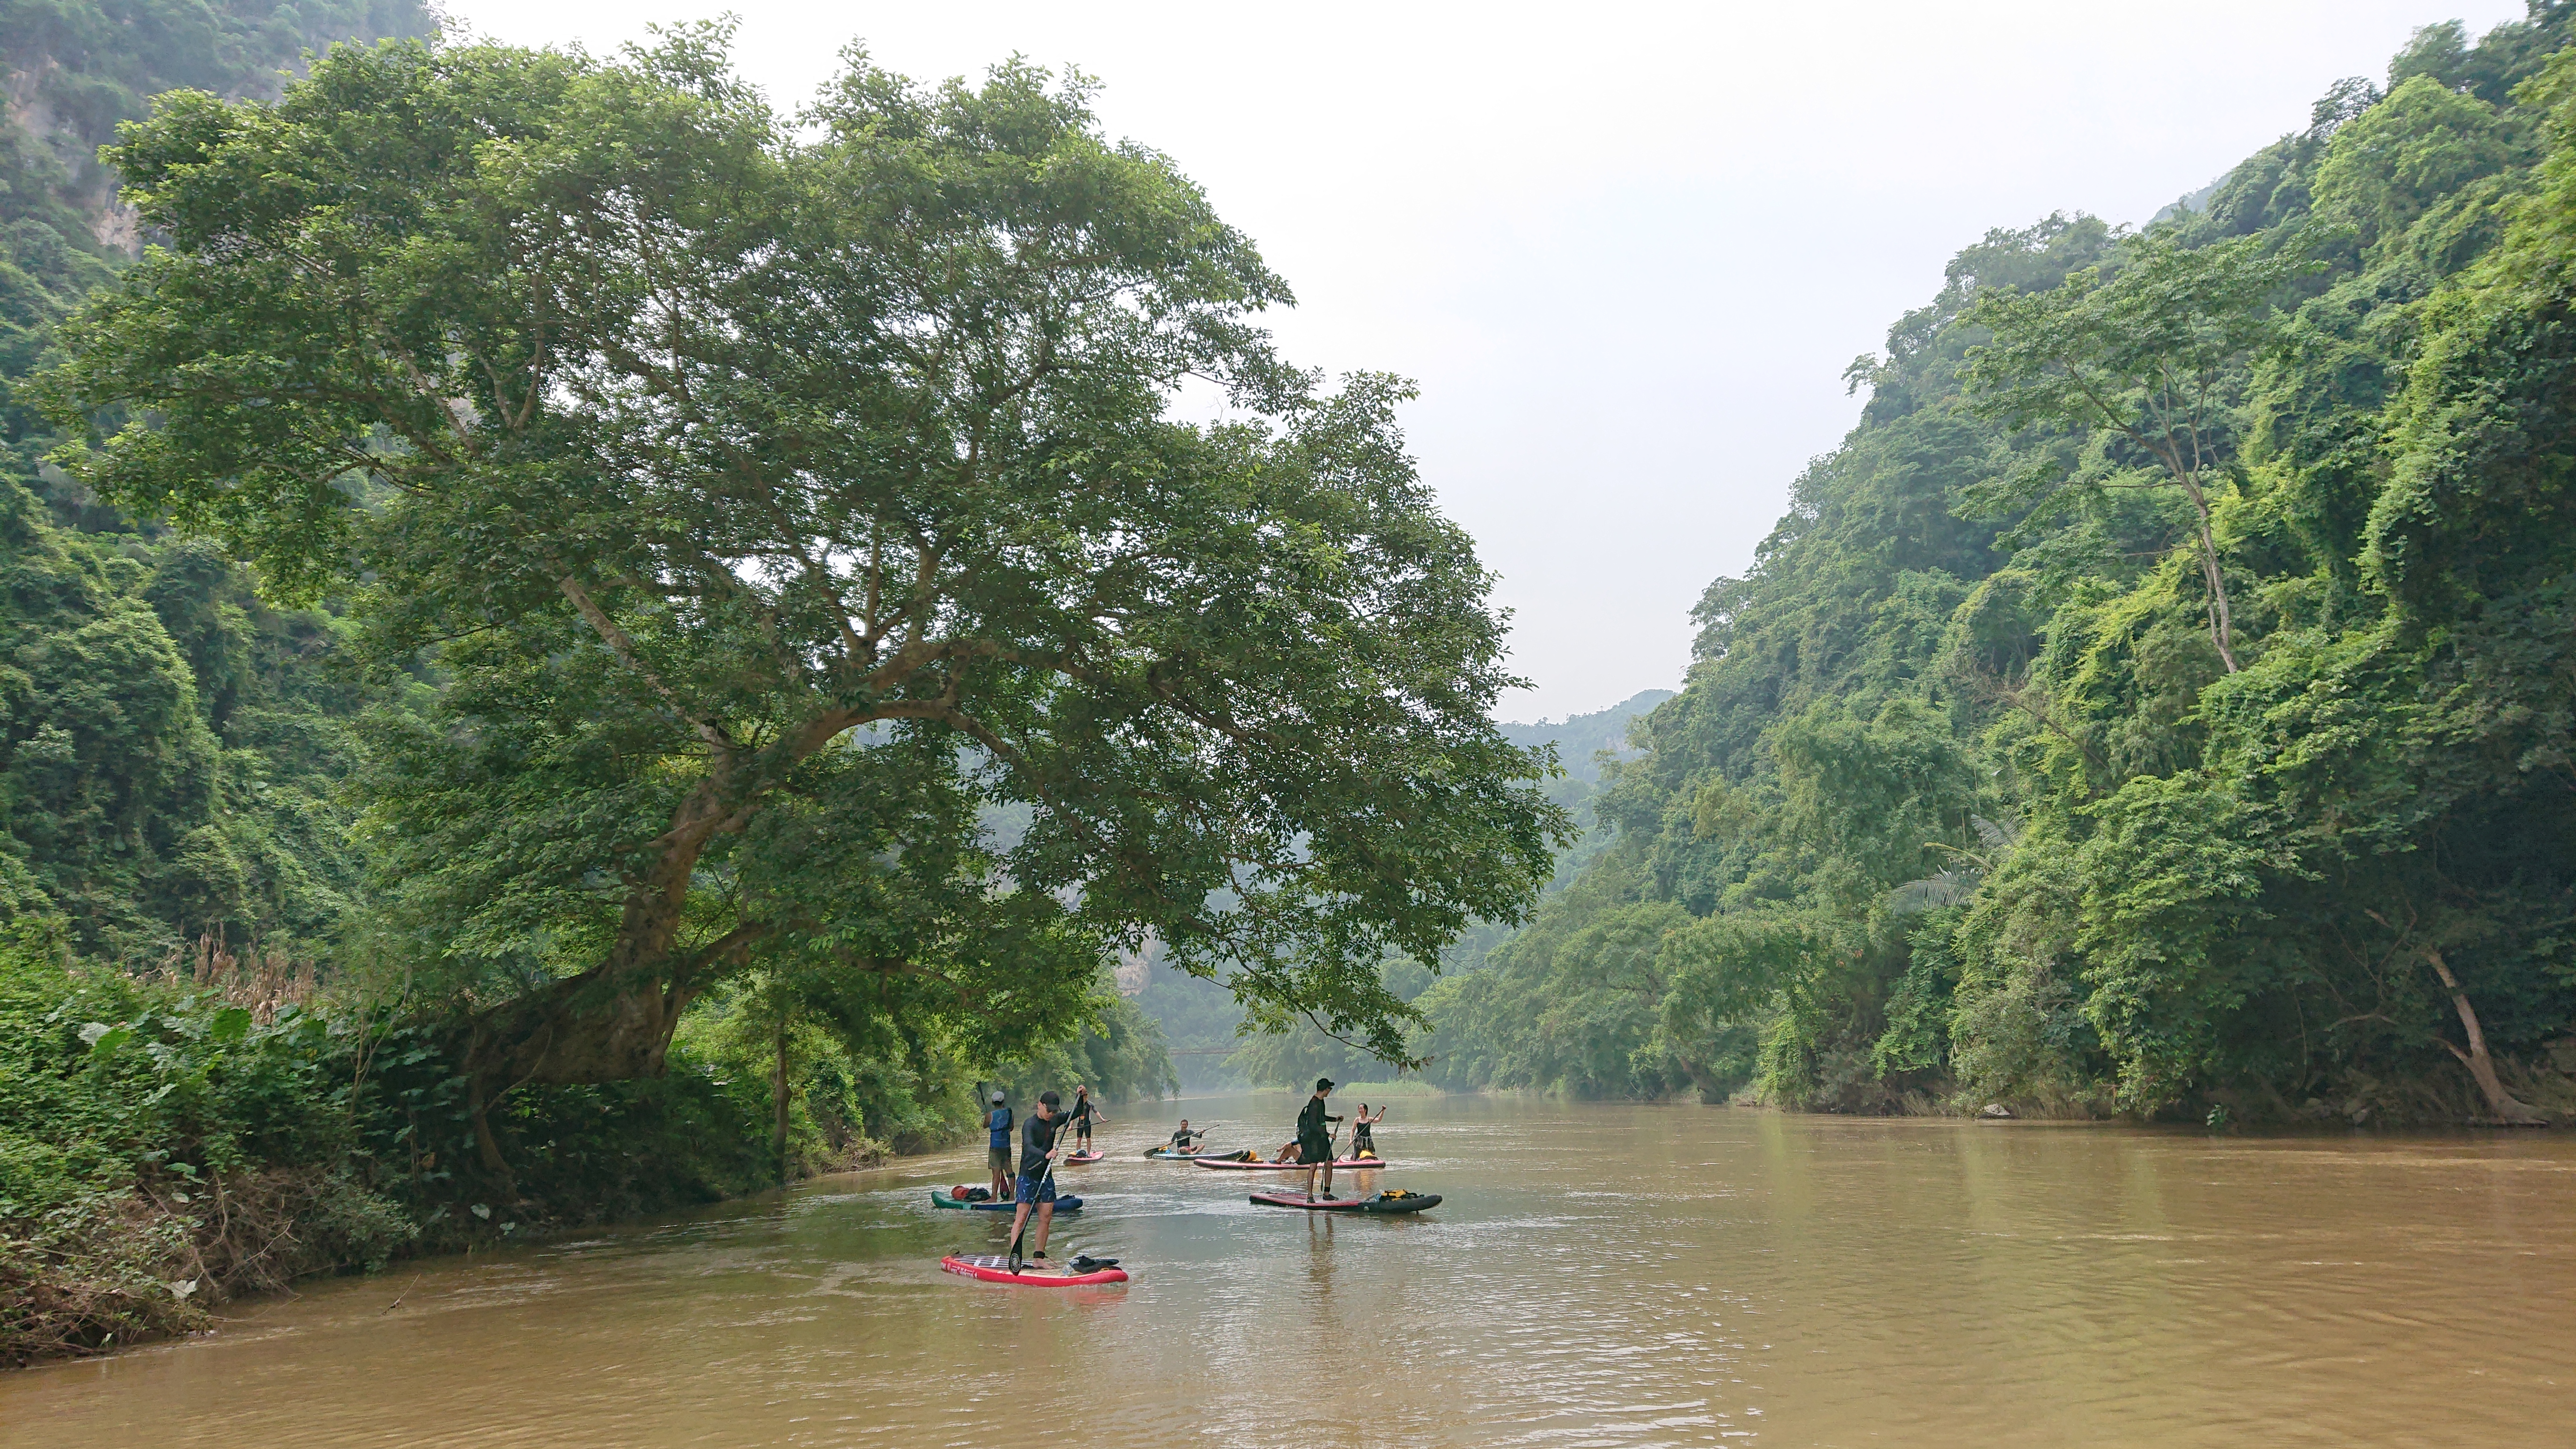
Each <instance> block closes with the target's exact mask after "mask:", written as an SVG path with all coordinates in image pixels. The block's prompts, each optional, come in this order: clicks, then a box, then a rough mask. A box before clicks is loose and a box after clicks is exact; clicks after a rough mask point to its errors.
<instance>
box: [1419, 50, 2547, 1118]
mask: <svg viewBox="0 0 2576 1449" xmlns="http://www.w3.org/2000/svg"><path fill="white" fill-rule="evenodd" d="M2572 14H2576V7H2571V6H2568V5H2566V4H2559V3H2540V4H2535V5H2534V6H2533V9H2532V12H2531V16H2530V18H2529V19H2528V21H2526V22H2521V23H2516V24H2511V25H2507V26H2504V27H2501V28H2499V29H2498V30H2496V31H2494V32H2493V33H2491V34H2489V35H2487V36H2486V37H2484V38H2483V39H2482V40H2478V41H2475V42H2472V41H2471V40H2470V39H2469V38H2468V37H2467V36H2465V35H2464V33H2463V32H2462V30H2461V28H2460V27H2459V26H2458V25H2456V24H2452V25H2439V26H2434V27H2431V28H2428V29H2426V30H2424V31H2421V32H2419V33H2418V35H2417V36H2416V38H2415V40H2414V42H2413V44H2411V45H2410V46H2409V47H2408V48H2407V49H2406V50H2405V51H2404V53H2402V54H2400V55H2398V56H2397V57H2396V58H2395V59H2394V61H2393V62H2392V64H2391V67H2390V70H2389V74H2388V77H2387V82H2386V84H2385V85H2384V86H2381V85H2378V84H2374V83H2371V82H2368V81H2362V80H2354V81H2347V82H2344V83H2342V84H2341V85H2339V86H2337V87H2336V88H2335V89H2334V91H2333V92H2332V93H2330V94H2329V95H2328V96H2326V97H2325V98H2324V99H2323V100H2321V101H2320V102H2318V104H2317V106H2316V108H2315V114H2314V119H2313V123H2312V124H2311V125H2310V126H2309V127H2308V128H2307V129H2306V130H2304V131H2301V132H2298V133H2296V134H2293V135H2288V136H2284V137H2282V138H2281V139H2280V140H2279V141H2278V142H2276V143H2274V144H2273V145H2271V146H2268V147H2266V148H2264V149H2263V150H2262V151H2261V152H2259V153H2257V154H2256V155H2254V156H2252V157H2250V158H2248V159H2247V160H2246V161H2245V162H2244V163H2243V164H2241V165H2240V166H2238V167H2237V168H2236V169H2235V170H2234V171H2232V172H2231V173H2230V174H2229V175H2228V176H2227V177H2226V178H2225V179H2224V180H2223V181H2221V182H2220V183H2219V184H2218V185H2217V186H2216V187H2215V188H2214V189H2213V190H2212V191H2211V192H2210V193H2208V194H2207V196H2206V198H2205V199H2203V200H2200V201H2199V202H2198V204H2196V205H2191V206H2186V207H2183V208H2179V209H2177V210H2176V211H2175V212H2174V213H2173V214H2172V215H2171V216H2169V217H2168V218H2167V219H2165V220H2163V221H2161V222H2159V223H2158V224H2157V225H2155V226H2153V227H2151V228H2149V229H2148V230H2147V231H2146V232H2145V233H2144V234H2142V235H2141V234H2132V233H2130V232H2128V231H2125V230H2123V229H2120V228H2114V227H2111V226H2108V225H2106V224H2105V223H2103V222H2101V221H2099V220H2096V219H2093V218H2090V217H2083V216H2055V217H2050V218H2048V219H2046V220H2043V221H2041V222H2039V223H2038V224H2036V225H2033V226H2030V227H2027V228H2025V229H2022V230H2015V231H1997V232H1994V233H1992V234H1990V235H1989V236H1987V237H1986V238H1985V239H1984V240H1983V241H1981V242H1980V243H1978V244H1977V245H1975V246H1972V247H1969V248H1968V249H1967V250H1965V251H1963V252H1961V253H1960V254H1959V255H1958V256H1957V258H1956V259H1955V260H1954V261H1953V262H1952V263H1951V264H1950V267H1949V270H1948V282H1947V285H1946V286H1945V287H1944V289H1943V290H1942V292H1941V293H1940V294H1939V295H1938V296H1937V297H1935V298H1934V299H1933V300H1932V301H1931V302H1930V304H1929V305H1927V306H1925V307H1923V308H1921V309H1920V310H1918V311H1915V312H1911V313H1908V314H1907V315H1906V316H1905V317H1903V318H1901V319H1900V320H1899V321H1898V322H1897V323H1896V325H1895V326H1894V327H1893V328H1892V329H1891V330H1890V332H1889V335H1888V342H1887V346H1886V349H1885V351H1884V352H1883V353H1882V354H1880V355H1875V356H1868V357H1863V358H1861V359H1860V360H1859V361H1858V362H1856V363H1855V364H1854V365H1853V367H1852V369H1851V371H1850V373H1849V374H1848V378H1849V381H1850V382H1851V384H1852V386H1853V387H1854V388H1856V389H1859V390H1862V391H1865V392H1866V393H1867V395H1868V404H1867V407H1866V410H1865V411H1864V413H1863V416H1862V419H1861V421H1860V423H1859V424H1858V425H1857V426H1856V427H1855V428H1854V429H1853V430H1852V432H1851V434H1850V435H1849V436H1848V437H1847V438H1846V439H1845V440H1844V442H1843V445H1842V446H1841V447H1840V448H1838V449H1836V450H1835V451H1834V452H1833V453H1831V454H1829V455H1828V456H1826V457H1824V458H1822V459H1820V460H1819V461H1818V462H1817V463H1816V464H1815V465H1814V466H1813V467H1812V468H1811V469H1810V470H1809V471H1808V472H1807V473H1806V474H1805V475H1804V476H1802V477H1801V478H1800V479H1799V480H1798V482H1797V485H1796V488H1795V489H1794V492H1793V501H1792V506H1791V509H1790V512H1789V513H1788V515H1787V516H1786V517H1784V518H1782V519H1781V520H1780V523H1779V525H1778V526H1777V528H1776V529H1775V530H1774V531H1773V533H1772V534H1771V536H1770V537H1769V538H1768V539H1767V540H1766V541H1765V542H1764V543H1763V544H1762V546H1761V547H1760V549H1759V550H1758V551H1757V554H1756V558H1755V562H1754V565H1753V567H1752V569H1751V570H1750V571H1749V572H1747V573H1746V574H1745V575H1744V576H1743V577H1740V578H1721V579H1719V580H1717V581H1716V582H1714V583H1713V584H1711V585H1710V586H1709V588H1708V590H1707V592H1706V594H1705V596H1704V597H1703V598H1702V600H1701V603H1700V605H1699V607H1698V610H1697V612H1696V614H1695V618H1696V619H1697V621H1698V623H1699V625H1700V633H1699V636H1698V641H1697V645H1696V648H1695V662H1694V664H1693V666H1692V669H1691V673H1690V677H1689V682H1688V687H1687V688H1686V689H1685V690H1684V691H1683V692H1682V694H1681V695H1680V696H1679V697H1678V698H1676V699H1673V700H1671V701H1669V702H1667V703H1666V704H1664V705H1663V706H1662V707H1660V708H1658V709H1657V710H1655V711H1654V712H1653V713H1652V714H1651V715H1650V716H1648V717H1647V718H1646V720H1645V721H1643V723H1642V724H1641V726H1640V727H1639V729H1638V731H1637V735H1636V738H1637V740H1638V742H1639V743H1640V744H1641V745H1643V746H1645V748H1646V753H1645V754H1644V755H1643V757H1641V758H1639V759H1637V760H1634V761H1632V762H1629V763H1626V764H1623V765H1620V766H1618V767H1616V768H1615V769H1614V771H1613V772H1612V777H1611V779H1610V781H1609V783H1608V784H1607V786H1606V787H1605V789H1604V791H1603V793H1602V796H1601V798H1600V800H1599V802H1598V808H1599V809H1600V811H1601V813H1602V815H1603V816H1604V817H1605V818H1606V819H1608V820H1610V821H1612V822H1614V823H1615V824H1616V826H1617V831H1618V835H1617V840H1616V843H1615V844H1614V845H1613V846H1612V848H1611V849H1609V850H1608V851H1607V852H1606V853H1604V854H1603V855H1602V856H1601V857H1600V858H1599V859H1597V860H1595V861H1593V862H1592V863H1591V864H1590V866H1589V867H1588V868H1587V869H1585V870H1584V871H1583V872H1582V874H1581V875H1580V877H1579V878H1578V879H1576V880H1575V881H1574V882H1573V883H1572V884H1571V885H1570V886H1569V887H1568V888H1567V889H1566V890H1564V891H1563V892H1562V893H1560V894H1558V895H1557V896H1555V897H1553V898H1552V899H1551V900H1550V902H1549V903H1548V904H1547V906H1546V907H1545V908H1544V909H1543V911H1542V913H1541V916H1540V919H1539V920H1538V922H1537V923H1536V924H1535V925H1534V926H1532V927H1531V928H1530V929H1528V930H1527V931H1525V932H1523V933H1521V934H1520V935H1518V936H1517V937H1515V938H1514V939H1512V940H1511V941H1510V942H1508V943H1507V944H1505V945H1504V946H1502V947H1501V948H1499V949H1498V950H1496V951H1495V952H1494V953H1493V956H1492V958H1491V961H1490V963H1489V964H1488V965H1487V966H1486V968H1485V969H1483V970H1479V971H1475V972H1472V973H1468V974H1465V975H1462V976H1458V977H1454V978H1452V979H1448V980H1444V981H1442V982H1441V983H1440V984H1439V985H1438V986H1437V987H1435V988H1433V989H1432V990H1431V991H1430V992H1429V993H1427V994H1425V995H1424V996H1423V997H1422V998H1421V999H1420V1000H1419V1001H1418V1002H1417V1003H1416V1004H1417V1005H1418V1006H1420V1007H1421V1008H1423V1009H1424V1010H1426V1011H1427V1012H1428V1013H1429V1014H1430V1016H1431V1018H1432V1020H1433V1022H1434V1023H1435V1026H1436V1030H1434V1031H1433V1032H1432V1033H1430V1034H1429V1035H1428V1036H1427V1037H1425V1038H1424V1039H1422V1040H1421V1041H1420V1042H1419V1043H1418V1049H1419V1050H1421V1051H1423V1052H1426V1053H1428V1054H1429V1055H1431V1056H1432V1057H1433V1058H1434V1061H1433V1063H1432V1066H1431V1069H1430V1071H1431V1075H1432V1077H1433V1079H1434V1080H1436V1081H1441V1082H1445V1083H1448V1084H1451V1085H1455V1086H1462V1087H1472V1086H1485V1085H1493V1086H1518V1087H1545V1088H1552V1089H1556V1090H1562V1091H1566V1092H1571V1093H1586V1094H1606V1095H1645V1096H1652V1095H1660V1094H1662V1093H1665V1092H1668V1091H1672V1090H1677V1089H1683V1088H1696V1089H1697V1090H1698V1091H1699V1092H1701V1093H1703V1094H1705V1095H1707V1096H1709V1097H1711V1098H1713V1099H1714V1098H1720V1097H1724V1096H1726V1095H1728V1094H1731V1093H1735V1092H1738V1091H1750V1092H1752V1093H1755V1094H1758V1095H1759V1096H1762V1097H1764V1098H1767V1099H1769V1100H1772V1101H1776V1102H1780V1103H1784V1104H1790V1105H1796V1106H1804V1107H1810V1108H1818V1109H1825V1110H1837V1111H1887V1110H1904V1109H1907V1108H1912V1109H1916V1110H1929V1109H1932V1108H1935V1107H1938V1106H1943V1105H1948V1106H1951V1107H1953V1108H1968V1109H1974V1108H1976V1107H1978V1106H1980V1105H1982V1104H1984V1103H1987V1102H2004V1103H2009V1104H2014V1105H2015V1106H2017V1107H2019V1108H2020V1109H2022V1110H2025V1111H2028V1110H2040V1111H2053V1112H2072V1113H2107V1112H2115V1111H2116V1112H2127V1113H2136V1114H2147V1115H2169V1114H2183V1115H2189V1116H2191V1117H2194V1118H2198V1117H2201V1116H2204V1115H2213V1114H2216V1115H2220V1116H2234V1117H2239V1118H2252V1117H2269V1118H2276V1119H2277V1118H2285V1117H2287V1118H2296V1117H2331V1118H2334V1119H2336V1120H2351V1121H2357V1122H2358V1121H2369V1120H2383V1119H2387V1118H2391V1117H2417V1118H2448V1119H2460V1118H2467V1117H2471V1116H2476V1117H2482V1118H2488V1119H2519V1118H2527V1117H2532V1116H2536V1115H2543V1114H2546V1115H2551V1116H2557V1117H2562V1118H2563V1117H2565V1116H2566V1115H2567V1114H2568V1113H2569V1112H2570V1111H2571V1110H2576V1083H2571V1080H2570V1078H2569V1077H2568V1076H2567V1075H2565V1073H2566V1072H2568V1071H2570V1070H2576V1038H2571V1036H2570V1030H2571V1025H2576V937H2571V930H2570V928H2571V924H2576V894H2571V892H2576V795H2572V794H2571V791H2572V790H2576V768H2571V760H2570V756H2569V745H2570V737H2569V731H2570V726H2571V723H2576V717H2571V713H2570V710H2571V700H2576V644H2571V640H2576V632H2571V625H2576V613H2571V609H2576V594H2571V589H2576V579H2571V575H2570V568H2571V564H2576V494H2571V492H2570V484H2571V482H2576V431H2571V427H2572V426H2576V412H2571V411H2570V409H2571V399H2576V392H2571V384H2576V374H2571V371H2570V360H2571V356H2576V352H2572V351H2571V349H2576V332H2571V329H2570V315H2569V307H2570V302H2571V298H2576V56H2571V55H2569V54H2568V53H2566V52H2565V51H2564V50H2563V49H2562V47H2563V46H2564V45H2565V44H2566V42H2567V39H2568V33H2569V26H2570V21H2571V15H2572Z"/></svg>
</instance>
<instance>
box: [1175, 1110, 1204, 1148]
mask: <svg viewBox="0 0 2576 1449" xmlns="http://www.w3.org/2000/svg"><path fill="white" fill-rule="evenodd" d="M1206 1135H1207V1134H1206V1133H1204V1132H1193V1131H1191V1130H1190V1119H1189V1118H1187V1117H1184V1118H1182V1119H1181V1130H1180V1131H1178V1132H1175V1133H1173V1134H1172V1150H1173V1151H1174V1152H1192V1151H1196V1150H1197V1148H1198V1144H1199V1139H1200V1138H1201V1137H1204V1136H1206Z"/></svg>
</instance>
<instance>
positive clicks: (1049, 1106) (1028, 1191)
mask: <svg viewBox="0 0 2576 1449" xmlns="http://www.w3.org/2000/svg"><path fill="white" fill-rule="evenodd" d="M1063 1100H1064V1099H1063V1098H1062V1097H1059V1096H1057V1095H1056V1094H1055V1093H1053V1092H1040V1093H1038V1109H1037V1110H1036V1111H1035V1112H1032V1113H1030V1114H1029V1120H1027V1121H1026V1122H1023V1123H1021V1124H1020V1210H1019V1211H1018V1212H1015V1213H1013V1214H1011V1241H1012V1243H1014V1244H1017V1243H1018V1242H1019V1240H1020V1230H1021V1228H1022V1227H1023V1226H1025V1225H1026V1224H1027V1222H1028V1220H1029V1209H1031V1208H1036V1209H1037V1210H1038V1242H1037V1250H1036V1251H1035V1252H1032V1253H1030V1254H1029V1261H1030V1262H1032V1263H1043V1262H1045V1261H1046V1240H1047V1229H1048V1227H1050V1226H1051V1225H1053V1224H1054V1222H1055V1176H1054V1174H1052V1173H1050V1172H1048V1171H1047V1159H1048V1158H1050V1157H1053V1156H1054V1155H1055V1130H1056V1125H1057V1118H1056V1115H1055V1108H1056V1104H1057V1103H1058V1102H1061V1101H1063ZM1015 1270H1016V1265H1015Z"/></svg>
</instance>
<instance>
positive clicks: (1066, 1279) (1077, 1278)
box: [939, 1253, 1127, 1288]
mask: <svg viewBox="0 0 2576 1449" xmlns="http://www.w3.org/2000/svg"><path fill="white" fill-rule="evenodd" d="M1088 1261H1090V1260H1089V1259H1084V1258H1076V1259H1074V1260H1072V1261H1071V1262H1068V1263H1066V1264H1065V1265H1064V1267H1063V1268H1057V1267H1055V1266H1053V1265H1051V1264H1046V1263H1033V1264H1024V1265H1022V1267H1021V1268H1020V1271H1018V1272H1016V1273H1014V1272H1012V1271H1011V1260H1010V1259H1009V1258H1007V1257H1004V1256H1003V1255H1002V1254H1000V1253H951V1254H949V1255H948V1256H947V1257H945V1258H942V1259H940V1260H939V1266H940V1267H942V1268H944V1269H946V1270H948V1271H949V1272H951V1273H955V1274H957V1275H958V1276H959V1277H963V1278H980V1279H982V1280H983V1281H985V1282H987V1283H1009V1284H1013V1285H1015V1286H1017V1287H1021V1288H1089V1287H1093V1286H1095V1285H1098V1284H1102V1283H1124V1282H1126V1281H1127V1270H1126V1269H1124V1268H1121V1267H1119V1266H1118V1260H1117V1259H1115V1258H1107V1259H1102V1260H1100V1265H1099V1266H1097V1267H1094V1268H1092V1269H1091V1270H1090V1271H1089V1272H1071V1271H1067V1270H1069V1269H1072V1268H1074V1267H1075V1266H1076V1265H1078V1264H1081V1263H1084V1262H1088Z"/></svg>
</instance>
